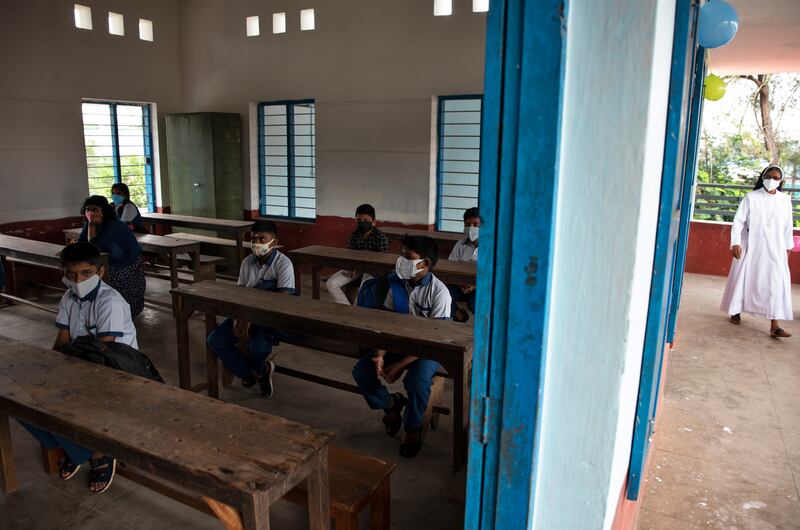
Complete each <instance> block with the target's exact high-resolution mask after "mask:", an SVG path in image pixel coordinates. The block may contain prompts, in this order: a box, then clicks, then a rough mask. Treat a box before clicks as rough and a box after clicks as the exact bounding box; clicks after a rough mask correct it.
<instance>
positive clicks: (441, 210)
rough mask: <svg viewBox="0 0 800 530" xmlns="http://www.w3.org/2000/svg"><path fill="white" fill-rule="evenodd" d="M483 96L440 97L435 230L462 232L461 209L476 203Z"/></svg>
mask: <svg viewBox="0 0 800 530" xmlns="http://www.w3.org/2000/svg"><path fill="white" fill-rule="evenodd" d="M482 103H483V96H481V95H469V96H441V97H439V109H438V119H437V127H436V130H437V131H438V132H437V135H438V138H437V156H436V175H437V190H438V193H437V199H436V229H437V230H442V231H445V232H461V231H462V230H463V229H464V221H463V216H464V210H466V209H467V208H472V207H473V206H478V180H479V176H480V158H481V107H482Z"/></svg>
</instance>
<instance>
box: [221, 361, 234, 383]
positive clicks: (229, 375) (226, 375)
mask: <svg viewBox="0 0 800 530" xmlns="http://www.w3.org/2000/svg"><path fill="white" fill-rule="evenodd" d="M232 384H233V372H231V371H230V370H228V367H227V366H225V365H222V386H224V387H225V388H228V387H229V386H231V385H232Z"/></svg>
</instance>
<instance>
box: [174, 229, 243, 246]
mask: <svg viewBox="0 0 800 530" xmlns="http://www.w3.org/2000/svg"><path fill="white" fill-rule="evenodd" d="M166 236H167V237H175V238H178V239H188V240H189V241H197V242H198V243H208V244H209V245H219V246H221V247H229V248H236V240H235V239H225V238H224V237H214V236H204V235H200V234H190V233H188V232H174V233H172V234H167V235H166ZM242 246H244V248H250V247H251V245H250V242H249V241H243V242H242Z"/></svg>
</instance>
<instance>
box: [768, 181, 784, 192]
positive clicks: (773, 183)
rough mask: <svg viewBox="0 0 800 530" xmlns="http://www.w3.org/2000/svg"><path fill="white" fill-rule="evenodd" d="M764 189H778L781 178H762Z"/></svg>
mask: <svg viewBox="0 0 800 530" xmlns="http://www.w3.org/2000/svg"><path fill="white" fill-rule="evenodd" d="M763 182H764V189H765V190H767V191H774V190H777V189H778V186H780V185H781V182H782V181H781V180H773V179H764V180H763Z"/></svg>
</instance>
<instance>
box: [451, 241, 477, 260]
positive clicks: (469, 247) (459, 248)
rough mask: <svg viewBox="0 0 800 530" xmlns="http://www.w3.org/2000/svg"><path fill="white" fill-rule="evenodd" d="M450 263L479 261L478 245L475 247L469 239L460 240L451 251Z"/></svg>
mask: <svg viewBox="0 0 800 530" xmlns="http://www.w3.org/2000/svg"><path fill="white" fill-rule="evenodd" d="M447 259H448V261H478V245H473V244H472V241H470V240H469V238H466V239H459V240H458V241H456V244H455V245H453V250H451V251H450V256H448V258H447Z"/></svg>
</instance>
